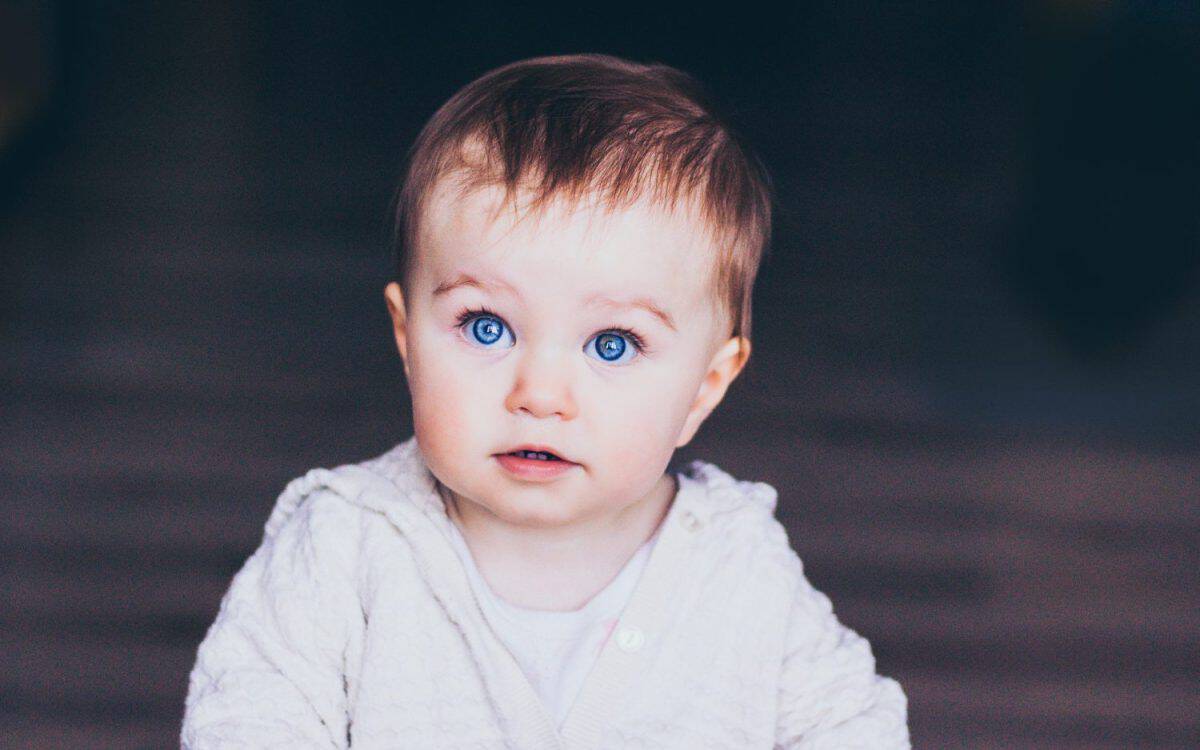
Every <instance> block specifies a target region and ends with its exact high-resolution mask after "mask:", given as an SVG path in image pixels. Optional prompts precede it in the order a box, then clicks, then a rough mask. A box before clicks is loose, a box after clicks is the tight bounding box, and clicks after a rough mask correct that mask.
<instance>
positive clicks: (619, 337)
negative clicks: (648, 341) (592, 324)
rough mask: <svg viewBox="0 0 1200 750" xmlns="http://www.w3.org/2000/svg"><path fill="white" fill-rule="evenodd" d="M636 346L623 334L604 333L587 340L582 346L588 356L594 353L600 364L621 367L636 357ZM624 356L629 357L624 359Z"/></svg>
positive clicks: (614, 332)
mask: <svg viewBox="0 0 1200 750" xmlns="http://www.w3.org/2000/svg"><path fill="white" fill-rule="evenodd" d="M637 349H638V345H637V343H636V342H634V341H632V340H630V339H629V337H628V336H626V335H625V334H623V333H620V332H617V331H605V332H604V333H601V334H599V335H597V336H596V337H595V338H592V339H589V340H588V342H587V343H586V344H584V345H583V350H584V351H585V352H587V353H588V354H589V355H590V354H591V353H592V352H593V351H595V352H596V355H597V357H598V358H599V360H600V361H601V362H604V363H606V364H610V365H623V364H626V363H628V362H629V361H630V360H632V359H633V357H634V356H636V355H637ZM626 354H630V355H631V356H629V357H626V356H625V355H626Z"/></svg>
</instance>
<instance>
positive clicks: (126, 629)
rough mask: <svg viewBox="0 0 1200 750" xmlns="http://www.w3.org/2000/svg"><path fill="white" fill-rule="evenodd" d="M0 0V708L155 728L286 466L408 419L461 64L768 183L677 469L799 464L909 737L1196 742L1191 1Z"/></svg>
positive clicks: (102, 730) (79, 739)
mask: <svg viewBox="0 0 1200 750" xmlns="http://www.w3.org/2000/svg"><path fill="white" fill-rule="evenodd" d="M796 5H798V6H801V7H798V8H796V9H795V10H793V11H791V12H790V13H787V14H782V15H781V14H780V12H779V11H771V12H766V11H756V10H753V9H752V8H751V7H749V6H745V5H737V6H736V7H734V6H726V7H723V8H720V9H718V10H717V11H716V14H715V15H714V14H713V13H712V12H702V11H701V10H700V8H699V7H688V8H676V9H671V10H667V9H655V8H649V7H644V6H643V7H637V6H633V7H628V8H621V7H618V6H616V5H612V4H604V5H599V6H588V7H586V8H578V7H575V5H574V4H568V3H563V4H559V5H555V6H541V7H533V6H525V7H508V8H502V7H498V6H495V5H491V4H482V5H478V6H465V5H446V6H445V7H443V8H441V9H439V10H436V11H435V10H430V9H429V7H427V6H425V5H419V6H409V5H405V4H403V3H395V4H388V5H386V6H381V7H376V6H373V5H354V6H352V5H349V4H340V3H312V2H297V1H295V0H289V1H288V2H282V1H281V0H274V1H270V0H268V1H263V2H252V3H251V2H223V1H219V0H210V1H209V2H205V3H188V4H177V3H161V2H125V3H115V2H98V1H93V2H77V3H67V2H64V3H51V2H10V3H5V4H4V5H0V250H2V254H0V279H2V280H0V316H2V317H0V345H2V347H3V349H2V352H3V357H2V358H0V415H2V423H3V431H2V433H0V445H2V446H3V463H2V465H0V498H2V501H0V511H2V512H3V519H4V523H3V526H2V530H0V571H2V578H0V581H2V583H3V591H4V597H3V604H2V605H0V607H2V609H0V655H2V656H0V658H2V659H3V661H2V662H0V681H2V682H0V736H3V738H4V740H3V742H2V744H4V745H5V746H6V747H11V748H58V747H85V746H86V747H90V748H134V747H138V748H140V747H169V746H172V745H174V746H177V745H178V740H177V737H178V729H179V723H180V720H181V718H182V712H183V699H184V695H185V693H186V689H187V675H188V672H189V670H190V668H191V666H192V663H193V660H194V658H195V650H196V647H197V645H198V644H199V642H200V640H201V639H202V637H203V636H204V633H205V630H206V628H207V627H208V625H209V624H210V623H211V622H212V620H213V619H214V617H215V615H216V611H217V605H218V602H219V600H220V598H221V596H222V594H223V593H224V591H225V589H226V587H227V586H228V584H229V580H230V578H231V576H232V575H233V573H234V572H235V571H236V570H237V569H238V568H239V567H240V566H241V564H242V562H243V561H244V560H245V558H246V556H247V555H249V554H250V552H251V551H252V550H253V549H254V548H255V547H256V546H257V545H258V543H259V541H260V539H261V534H262V527H263V524H264V523H265V521H266V518H267V514H268V512H269V510H270V508H271V506H272V504H273V503H274V501H275V497H276V496H277V494H278V493H279V491H280V490H281V489H282V488H283V485H284V484H285V483H286V482H287V480H289V479H291V478H292V477H295V476H298V475H299V474H301V473H303V472H304V471H306V470H307V469H309V468H312V467H314V466H333V465H336V464H339V463H343V462H348V461H358V460H362V459H364V458H367V457H370V456H374V455H377V454H379V453H382V452H383V451H384V450H386V449H387V448H389V447H391V446H392V445H394V444H395V443H397V442H399V441H400V440H402V439H404V438H406V437H407V436H408V435H410V434H411V433H410V424H411V422H410V416H409V414H410V412H409V407H408V402H407V395H406V391H405V389H404V383H403V379H402V370H401V367H400V363H399V360H398V358H397V356H396V355H395V353H394V350H393V344H392V340H391V336H390V332H389V326H388V320H387V316H386V312H385V307H384V302H383V298H382V289H383V285H384V284H385V282H386V281H387V280H388V276H389V272H390V263H389V255H388V236H389V216H388V204H389V201H390V199H391V197H392V192H393V190H394V187H395V183H396V180H397V178H398V176H399V173H400V166H401V161H402V156H403V153H404V150H405V149H406V148H407V147H408V145H409V144H410V143H411V141H412V139H413V137H414V136H415V134H416V132H417V130H418V128H419V127H420V126H421V124H422V123H423V122H424V120H425V119H426V118H427V117H428V116H429V115H430V114H432V112H433V110H434V109H435V108H436V107H437V106H438V105H439V104H440V103H441V102H442V101H444V100H445V99H446V98H447V97H448V96H449V95H450V94H452V93H453V92H454V91H455V90H456V89H457V88H459V87H460V86H462V85H463V84H465V83H467V82H468V81H469V80H471V79H473V78H474V77H476V76H478V75H479V74H481V73H483V72H484V71H486V70H488V69H490V68H492V67H495V66H497V65H500V64H503V63H506V62H509V61H512V60H515V59H519V58H524V57H529V56H533V55H538V54H548V53H568V52H581V51H596V52H607V53H612V54H617V55H622V56H626V57H630V58H633V59H636V60H641V61H661V62H666V63H669V64H672V65H675V66H677V67H680V68H683V69H684V70H687V71H689V72H691V73H693V74H695V75H696V76H698V77H699V78H700V79H701V80H703V81H705V82H706V83H707V84H708V85H709V86H710V88H711V89H712V90H713V91H714V92H715V93H716V94H717V96H718V97H720V98H721V99H722V100H724V102H725V103H726V106H727V109H728V112H729V115H730V117H732V118H733V120H734V122H735V124H736V125H738V126H739V127H740V128H741V130H742V131H743V132H744V134H745V135H746V137H747V138H748V139H749V140H750V141H751V142H752V143H753V144H754V145H755V146H756V147H757V148H758V149H759V150H760V151H761V153H762V155H763V158H764V160H765V161H766V163H767V164H768V166H769V167H770V169H771V170H772V171H773V173H774V175H775V178H776V181H777V187H778V196H779V201H778V221H777V223H776V232H777V240H776V242H775V245H774V248H773V250H772V255H771V256H770V259H769V261H768V263H767V264H766V266H765V268H764V270H763V275H762V278H761V282H760V285H759V289H758V292H757V297H756V308H755V325H756V340H755V350H754V356H753V357H752V359H751V364H750V366H749V368H748V370H747V371H746V373H745V375H744V376H743V378H742V379H740V380H739V381H738V382H737V383H735V385H734V387H733V388H732V390H731V392H730V394H729V397H728V399H727V401H726V403H725V404H724V405H723V406H722V407H721V408H719V409H718V411H717V412H716V413H715V414H714V416H713V417H712V419H711V420H710V421H709V423H708V424H707V425H706V426H705V428H704V429H703V430H702V432H701V434H700V435H699V437H698V438H697V440H696V441H695V442H694V444H693V445H691V446H689V447H688V448H687V449H686V450H684V451H683V452H681V454H680V459H681V460H689V459H691V458H704V459H705V460H709V461H713V462H715V463H717V464H718V465H719V466H721V467H723V468H725V469H726V470H728V471H730V472H731V473H733V474H734V475H735V476H738V477H740V478H744V479H756V480H762V481H767V482H770V483H771V484H773V485H775V486H776V487H778V488H779V489H780V491H781V500H780V509H779V515H780V517H781V518H782V519H783V520H784V522H785V523H786V524H787V526H788V528H789V531H790V535H791V541H792V544H793V546H794V547H795V548H796V549H797V550H798V551H799V553H800V554H801V556H802V557H803V558H804V560H805V562H806V567H807V572H808V574H809V576H810V578H811V579H812V581H813V582H814V583H815V584H816V585H817V586H818V587H819V588H821V589H823V590H824V591H825V592H827V593H828V594H829V595H830V597H831V598H832V600H833V601H834V603H835V606H836V608H837V612H838V613H839V615H840V616H841V618H842V619H843V620H844V621H845V622H846V623H847V624H848V625H849V626H851V627H853V628H855V629H856V630H858V631H859V632H861V633H862V634H863V635H865V636H866V637H867V638H869V639H870V641H871V643H872V644H873V646H874V649H875V652H876V655H877V657H878V663H879V669H880V671H881V672H883V673H885V674H888V675H891V676H894V677H896V678H897V679H899V680H900V682H901V683H902V684H903V686H904V688H905V690H906V691H907V693H908V697H909V702H910V717H911V727H912V731H913V738H914V742H915V745H916V746H917V747H930V748H933V747H971V748H1006V749H1012V748H1079V749H1082V748H1089V749H1090V748H1130V747H1147V748H1195V747H1198V746H1200V719H1198V716H1200V646H1198V645H1197V642H1198V636H1200V544H1198V543H1200V445H1198V442H1200V394H1198V391H1197V387H1196V386H1197V375H1198V374H1200V290H1198V283H1197V282H1198V279H1197V276H1198V269H1197V261H1198V258H1200V254H1198V244H1197V242H1198V240H1197V235H1198V219H1197V217H1198V215H1200V214H1198V210H1197V209H1198V207H1200V202H1198V200H1197V199H1198V198H1200V194H1198V193H1200V191H1198V176H1200V169H1198V145H1197V133H1200V77H1198V76H1197V73H1198V72H1200V71H1198V69H1197V68H1198V65H1197V60H1198V51H1200V46H1198V44H1197V41H1198V38H1200V35H1198V31H1200V7H1198V6H1197V5H1196V4H1195V3H1184V2H1163V3H1151V2H1136V3H1134V2H1118V1H1116V0H1111V1H1109V2H1086V1H1084V0H1077V1H1075V2H1059V3H1049V2H1040V3H1026V4H1020V3H998V4H995V5H989V4H982V3H962V2H928V3H921V4H916V5H909V4H896V3H875V4H871V3H850V2H840V3H829V4H809V3H804V4H796Z"/></svg>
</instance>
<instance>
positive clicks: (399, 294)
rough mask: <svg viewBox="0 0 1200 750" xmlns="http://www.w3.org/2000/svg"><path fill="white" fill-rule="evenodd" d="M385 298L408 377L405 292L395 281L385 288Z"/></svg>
mask: <svg viewBox="0 0 1200 750" xmlns="http://www.w3.org/2000/svg"><path fill="white" fill-rule="evenodd" d="M383 298H384V299H385V300H387V307H388V314H389V315H391V316H392V334H393V335H394V336H395V337H396V349H397V350H399V352H400V359H401V360H402V361H403V362H404V376H405V377H408V318H407V316H406V314H405V312H404V292H403V291H401V290H400V285H399V284H397V283H396V282H394V281H393V282H392V283H390V284H388V285H387V286H386V287H384V289H383Z"/></svg>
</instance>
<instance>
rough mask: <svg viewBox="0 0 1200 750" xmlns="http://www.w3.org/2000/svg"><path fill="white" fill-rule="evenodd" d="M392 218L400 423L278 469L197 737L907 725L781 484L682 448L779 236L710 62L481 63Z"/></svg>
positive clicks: (733, 358)
mask: <svg viewBox="0 0 1200 750" xmlns="http://www.w3.org/2000/svg"><path fill="white" fill-rule="evenodd" d="M396 214H397V247H398V256H397V267H396V278H395V281H393V282H392V283H390V284H388V285H387V288H386V290H385V297H386V301H387V306H388V311H389V312H390V314H391V319H392V323H393V329H394V333H395V339H396V344H397V346H398V348H399V352H400V356H401V358H402V360H403V363H404V372H405V375H406V376H407V379H408V385H409V390H410V392H411V396H412V407H413V422H414V429H413V432H414V435H413V437H411V438H409V439H408V440H406V441H404V442H402V443H400V444H399V445H397V446H396V447H394V448H393V449H391V450H390V451H388V452H387V453H385V454H383V455H382V456H378V457H376V458H374V459H371V460H368V461H364V462H362V463H359V464H354V465H348V466H342V467H339V468H336V469H332V470H326V469H314V470H312V471H310V472H309V473H308V474H306V475H305V476H303V477H301V478H299V479H296V480H294V481H293V482H292V483H291V484H289V485H288V486H287V488H286V489H285V490H284V492H283V494H282V495H281V496H280V498H279V500H278V502H277V504H276V506H275V508H274V509H273V511H272V513H271V515H270V518H269V519H268V520H267V523H266V529H265V534H264V538H263V542H262V544H261V546H260V547H259V548H258V550H256V551H255V553H254V554H253V555H252V556H251V557H250V559H249V560H248V561H247V562H246V564H245V566H244V567H243V568H242V569H241V570H240V571H239V572H238V574H237V575H236V576H235V577H234V579H233V582H232V584H231V586H230V589H229V591H228V592H227V593H226V595H225V597H224V599H223V600H222V602H221V607H220V612H219V613H218V615H217V618H216V621H215V622H214V623H213V625H212V626H211V627H210V629H209V631H208V633H207V635H206V637H205V638H204V641H203V643H201V645H200V648H199V652H198V655H197V660H196V665H195V668H194V669H193V671H192V674H191V679H190V684H189V692H188V696H187V704H186V712H185V716H184V721H183V730H182V738H181V739H182V745H183V747H188V748H197V749H200V748H218V747H220V748H225V747H247V748H251V747H252V748H265V747H323V748H342V747H351V746H353V747H362V748H367V747H369V748H399V747H404V748H516V749H519V750H541V749H543V748H545V749H547V750H549V749H550V748H561V749H563V750H577V749H578V750H584V749H585V748H687V749H688V750H692V749H695V748H739V749H740V748H763V749H764V750H769V749H770V748H814V749H815V748H850V747H853V748H906V747H908V746H909V740H908V731H907V725H906V704H905V698H904V694H903V693H902V692H901V690H900V687H899V686H898V685H897V684H896V683H895V682H894V681H892V680H889V679H886V678H883V677H880V676H878V675H876V673H875V667H874V661H873V658H872V656H871V652H870V648H869V646H868V644H867V642H866V641H865V640H863V639H862V638H860V637H858V636H857V635H855V634H854V633H853V632H852V631H850V630H848V629H846V628H844V627H843V626H842V625H840V624H839V623H838V621H837V619H836V618H835V617H834V615H833V614H832V611H831V609H830V605H829V601H828V599H826V598H825V597H824V596H823V595H822V594H820V593H818V592H816V591H814V590H813V588H812V587H811V586H810V585H809V583H808V582H807V580H806V579H805V577H804V575H803V573H802V571H801V565H800V561H799V559H798V558H797V556H796V554H795V553H794V552H793V551H792V550H791V548H790V547H789V545H788V541H787V537H786V534H785V532H784V529H783V527H782V526H781V525H780V524H779V523H778V521H776V520H775V518H774V515H773V512H774V508H775V491H774V490H773V489H772V488H771V487H769V486H767V485H765V484H761V483H752V482H743V481H737V480H735V479H734V478H732V477H730V476H729V475H728V474H726V473H724V472H723V471H721V470H720V469H718V468H717V467H715V466H713V465H712V464H708V463H705V462H702V461H694V462H692V463H691V465H690V466H689V467H688V468H687V469H686V470H684V471H680V472H677V473H672V472H670V471H668V463H669V461H670V459H671V457H672V454H673V453H674V451H675V449H676V448H678V447H680V446H683V445H685V444H687V443H688V441H690V440H691V439H692V437H693V436H694V435H695V434H696V431H697V430H698V429H699V428H700V425H701V424H702V423H703V422H704V420H705V418H706V417H707V416H708V415H709V414H710V413H711V412H712V410H713V409H714V408H715V407H716V406H717V404H718V403H719V402H720V401H721V399H722V397H723V396H724V395H725V392H726V389H727V388H728V387H729V385H730V383H731V382H732V381H733V379H734V378H735V377H737V375H738V373H739V372H740V371H741V369H742V368H743V366H744V365H745V363H746V359H747V357H748V356H749V353H750V341H749V335H750V296H751V289H752V287H753V284H754V278H755V275H756V273H757V269H758V266H759V263H760V260H761V258H762V255H763V252H764V249H765V247H766V245H767V242H768V237H769V233H770V231H769V230H770V194H769V188H768V181H767V177H766V174H765V173H764V171H763V170H762V168H761V166H760V165H759V163H758V162H757V161H756V160H755V159H754V158H753V157H752V156H750V155H749V153H748V151H747V149H746V147H745V146H744V145H742V144H741V143H740V142H739V141H738V140H737V139H736V138H735V137H734V136H733V135H732V134H731V132H730V131H729V130H728V128H727V127H726V126H725V125H724V124H723V123H722V122H721V121H720V120H719V119H718V118H717V117H716V116H715V115H714V114H713V112H712V111H711V109H710V107H709V105H708V104H707V103H706V101H705V100H704V98H703V96H702V94H701V93H700V90H699V87H698V86H697V84H696V83H695V81H693V80H692V79H691V78H690V77H688V76H687V75H685V74H683V73H681V72H679V71H677V70H674V69H672V68H669V67H666V66H663V65H640V64H635V63H631V62H627V61H624V60H620V59H617V58H613V57H608V56H603V55H575V56H567V57H545V58H536V59H532V60H526V61H522V62H518V63H514V64H511V65H507V66H505V67H502V68H499V69H497V70H495V71H492V72H491V73H488V74H487V75H485V76H483V77H482V78H480V79H478V80H476V81H474V82H473V83H471V84H469V85H468V86H467V87H466V88H464V89H462V90H461V91H459V92H458V93H457V94H456V95H455V96H454V97H452V98H451V99H450V100H449V101H448V102H447V103H446V104H445V105H443V106H442V108H441V109H440V110H438V112H437V113H436V114H435V115H434V116H433V118H432V119H431V120H430V122H429V123H428V124H427V125H426V127H425V128H424V130H423V131H422V132H421V134H420V136H419V137H418V139H417V141H416V143H415V145H414V147H413V150H412V152H411V154H410V159H409V165H408V170H407V173H406V175H405V179H404V183H403V186H402V188H401V190H400V192H399V197H398V206H397V211H396Z"/></svg>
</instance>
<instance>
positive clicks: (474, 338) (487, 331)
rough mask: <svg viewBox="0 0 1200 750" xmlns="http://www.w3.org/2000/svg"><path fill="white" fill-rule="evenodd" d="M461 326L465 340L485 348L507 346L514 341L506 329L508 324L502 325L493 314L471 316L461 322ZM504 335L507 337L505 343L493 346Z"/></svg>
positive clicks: (502, 322)
mask: <svg viewBox="0 0 1200 750" xmlns="http://www.w3.org/2000/svg"><path fill="white" fill-rule="evenodd" d="M461 328H462V329H463V335H464V336H466V338H467V341H469V342H471V343H472V344H477V345H478V346H481V347H484V348H487V349H500V348H507V347H510V346H512V345H513V343H514V342H513V336H512V332H510V331H509V330H508V326H506V325H504V321H502V320H500V318H497V317H496V316H495V315H489V314H480V315H474V316H471V317H469V318H467V320H465V321H464V322H463V323H462V325H461ZM505 336H507V337H508V343H507V344H501V345H500V346H493V344H496V343H497V342H499V341H500V340H501V339H503V338H504V337H505Z"/></svg>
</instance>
